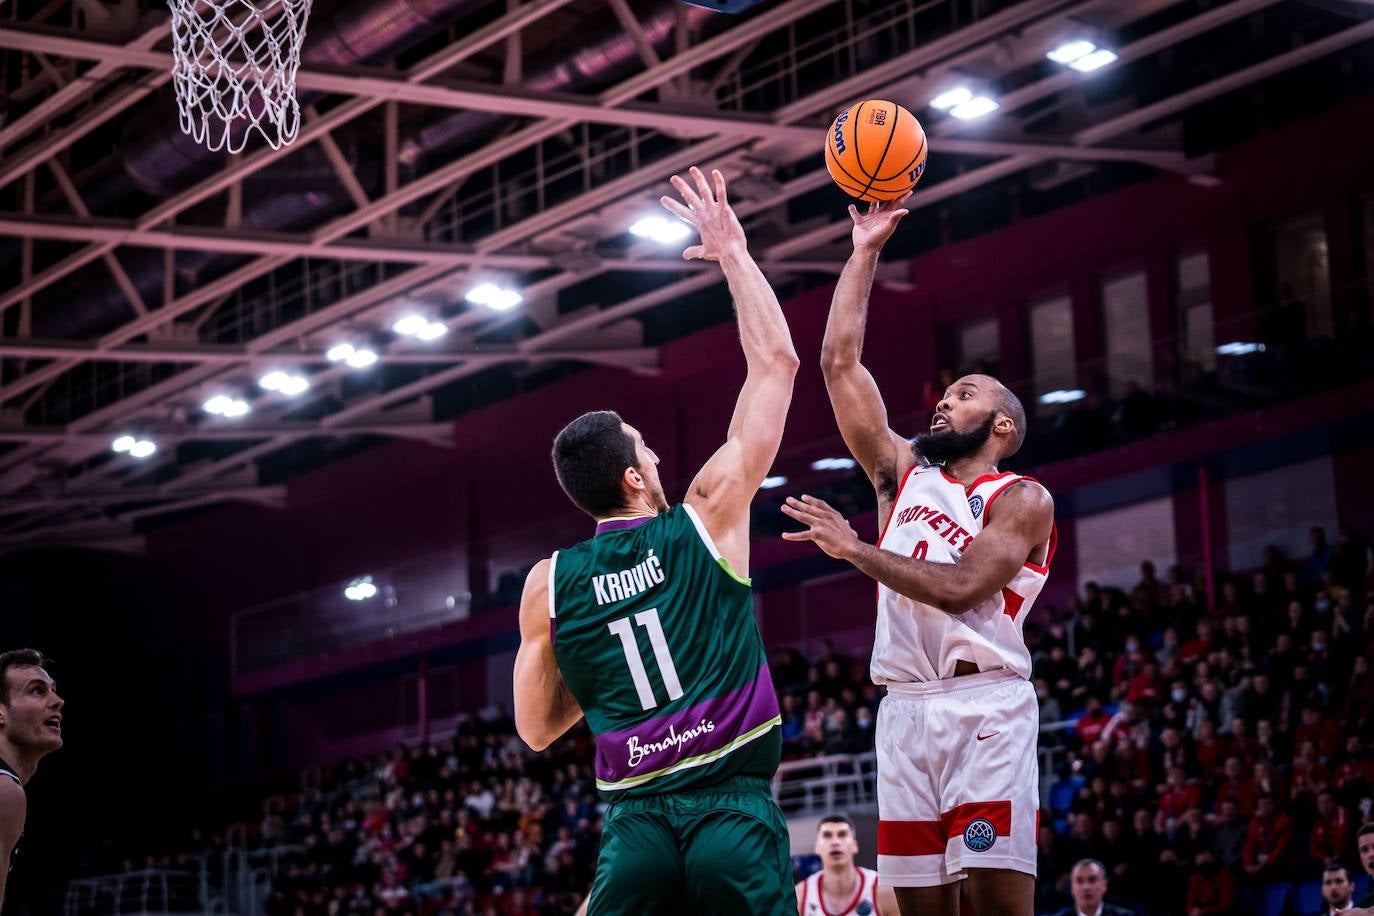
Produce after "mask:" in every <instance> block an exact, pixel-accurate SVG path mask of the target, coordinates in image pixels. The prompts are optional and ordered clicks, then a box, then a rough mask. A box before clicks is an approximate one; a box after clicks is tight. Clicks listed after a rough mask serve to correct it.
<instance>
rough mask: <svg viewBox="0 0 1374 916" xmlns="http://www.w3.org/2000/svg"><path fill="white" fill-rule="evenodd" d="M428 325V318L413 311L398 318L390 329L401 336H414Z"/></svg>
mask: <svg viewBox="0 0 1374 916" xmlns="http://www.w3.org/2000/svg"><path fill="white" fill-rule="evenodd" d="M428 325H429V319H428V318H426V317H425V316H424V315H416V314H414V313H412V314H409V315H406V316H405V317H404V318H398V319H397V320H396V323H395V324H393V325H392V326H391V330H393V331H395V332H396V333H397V334H400V335H401V336H402V337H416V336H418V335H419V333H420V332H421V331H423V330H424V329H425V328H426V327H428Z"/></svg>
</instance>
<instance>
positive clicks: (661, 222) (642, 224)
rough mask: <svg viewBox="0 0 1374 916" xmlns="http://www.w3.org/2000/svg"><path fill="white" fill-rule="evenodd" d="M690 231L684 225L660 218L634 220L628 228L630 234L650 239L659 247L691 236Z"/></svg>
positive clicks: (647, 217)
mask: <svg viewBox="0 0 1374 916" xmlns="http://www.w3.org/2000/svg"><path fill="white" fill-rule="evenodd" d="M691 233H692V230H691V227H689V226H688V225H687V224H686V223H683V222H680V221H678V220H675V219H668V218H666V217H662V216H646V217H644V218H642V219H638V220H635V222H634V223H632V224H631V226H630V234H631V235H637V236H639V237H640V238H642V239H650V240H651V241H655V242H658V243H659V244H660V245H671V244H672V243H673V242H680V241H682V240H683V239H685V238H687V236H689V235H691Z"/></svg>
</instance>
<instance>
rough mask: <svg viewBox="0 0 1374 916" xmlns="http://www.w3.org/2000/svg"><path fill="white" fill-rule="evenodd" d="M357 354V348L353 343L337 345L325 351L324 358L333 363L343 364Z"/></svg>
mask: <svg viewBox="0 0 1374 916" xmlns="http://www.w3.org/2000/svg"><path fill="white" fill-rule="evenodd" d="M355 352H357V348H356V347H354V346H353V345H352V344H351V343H347V342H345V343H336V344H335V345H334V346H332V347H330V348H329V349H328V350H325V351H324V358H325V359H327V360H329V361H330V362H331V363H341V362H343V361H344V360H346V359H348V358H349V357H350V356H352V355H353V354H354V353H355Z"/></svg>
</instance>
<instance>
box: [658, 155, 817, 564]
mask: <svg viewBox="0 0 1374 916" xmlns="http://www.w3.org/2000/svg"><path fill="white" fill-rule="evenodd" d="M711 177H712V183H708V182H707V180H706V176H705V175H703V174H702V173H701V171H700V170H699V169H697V168H695V167H694V168H693V169H692V170H691V178H692V182H691V183H689V182H687V181H684V180H683V179H682V178H680V177H679V176H676V175H675V176H673V187H675V188H676V189H677V191H678V193H679V194H681V195H682V200H683V202H678V201H676V200H673V199H672V198H668V197H665V198H663V206H664V207H666V208H667V209H668V210H669V211H671V212H672V213H674V214H676V215H677V216H679V217H681V218H682V219H684V220H687V221H688V222H690V223H692V225H694V226H695V227H696V229H697V232H699V233H700V234H701V244H700V245H693V246H691V247H690V248H688V249H687V250H686V251H684V252H683V253H682V254H683V257H685V258H689V259H691V258H702V259H705V260H708V261H716V262H718V263H719V264H720V266H721V269H722V270H723V271H724V272H725V279H726V282H727V283H728V284H729V286H730V295H731V297H733V299H734V303H735V315H736V317H737V318H738V320H739V336H740V345H741V346H742V348H743V349H744V360H745V363H746V365H747V367H748V372H747V374H746V375H745V379H744V386H743V387H742V388H741V389H740V393H739V398H738V400H736V402H735V412H734V414H733V415H732V416H731V418H730V429H729V432H728V433H727V434H726V442H725V444H724V445H723V446H721V448H720V449H719V450H718V451H717V452H716V453H715V454H714V455H713V456H711V458H710V460H709V461H707V462H706V465H705V466H704V467H703V468H702V469H701V471H700V473H698V474H697V476H696V479H695V480H693V481H692V485H691V487H690V488H689V489H688V491H687V496H686V498H685V500H684V502H687V503H689V504H690V505H691V506H692V508H693V509H694V510H696V512H697V513H698V514H699V515H700V516H701V520H702V522H703V524H705V525H706V529H707V531H709V532H710V533H711V537H712V538H713V539H714V540H715V542H716V547H717V548H718V549H719V550H720V551H721V553H722V554H723V555H724V556H725V559H726V560H728V561H729V563H730V566H731V568H732V569H733V570H734V571H735V572H736V574H738V575H740V576H745V575H748V567H749V503H750V501H751V500H752V499H753V497H754V493H755V492H757V490H758V488H759V484H761V483H762V482H763V478H764V477H766V476H768V469H769V468H770V467H771V466H772V464H773V459H774V458H775V457H777V454H778V444H779V443H780V442H781V441H782V430H783V424H784V422H785V421H786V419H787V408H788V407H789V406H790V405H791V403H792V383H793V381H794V379H795V378H796V375H797V366H798V360H797V351H796V349H795V348H794V347H793V345H792V334H791V332H790V331H789V330H788V327H787V319H786V318H784V317H783V314H782V307H781V306H780V305H778V297H777V295H776V294H774V292H773V288H772V287H771V286H770V285H769V284H768V280H767V279H766V278H765V277H764V275H763V271H761V270H759V266H758V264H756V263H755V262H754V259H753V258H752V257H751V256H750V255H749V248H748V244H747V242H746V240H745V237H744V228H743V227H742V226H740V223H739V220H738V219H737V218H736V217H735V213H734V211H733V210H732V209H730V204H729V201H728V200H727V198H726V192H725V178H724V177H723V176H722V175H721V174H720V172H718V171H714V170H713V171H712V172H711ZM712 184H714V187H713V186H712Z"/></svg>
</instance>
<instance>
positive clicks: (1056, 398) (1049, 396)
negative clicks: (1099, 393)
mask: <svg viewBox="0 0 1374 916" xmlns="http://www.w3.org/2000/svg"><path fill="white" fill-rule="evenodd" d="M1087 396H1088V393H1087V392H1086V391H1084V390H1083V389H1082V388H1059V389H1057V390H1055V391H1046V392H1045V393H1044V394H1042V395H1040V403H1041V404H1070V403H1072V402H1074V401H1081V400H1083V399H1084V398H1086V397H1087Z"/></svg>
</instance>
